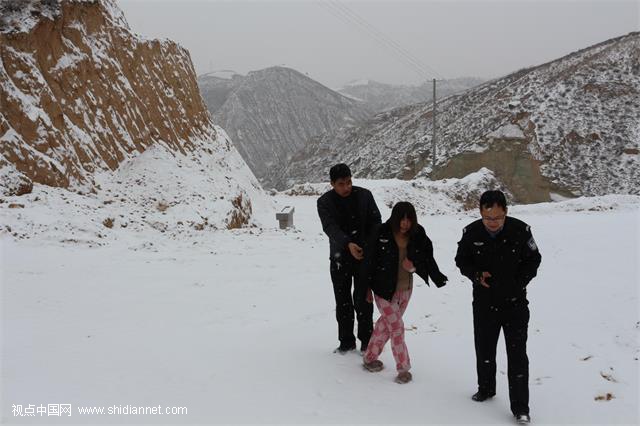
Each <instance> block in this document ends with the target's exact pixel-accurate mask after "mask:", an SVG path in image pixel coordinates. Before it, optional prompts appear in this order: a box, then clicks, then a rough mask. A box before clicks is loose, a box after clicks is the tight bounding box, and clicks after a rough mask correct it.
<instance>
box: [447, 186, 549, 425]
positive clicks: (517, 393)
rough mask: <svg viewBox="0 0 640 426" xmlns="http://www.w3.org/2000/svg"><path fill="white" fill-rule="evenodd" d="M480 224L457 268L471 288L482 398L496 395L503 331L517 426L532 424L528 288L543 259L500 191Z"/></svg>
mask: <svg viewBox="0 0 640 426" xmlns="http://www.w3.org/2000/svg"><path fill="white" fill-rule="evenodd" d="M480 215H481V216H482V218H481V219H479V220H476V221H475V222H473V223H471V224H470V225H468V226H467V227H466V228H464V230H463V233H462V239H461V240H460V241H459V242H458V252H457V254H456V265H457V266H458V268H460V272H461V273H462V274H463V275H465V276H466V277H467V278H469V279H470V280H471V282H472V283H473V333H474V340H475V349H476V370H477V374H478V392H477V393H475V394H474V395H473V397H472V398H473V400H475V401H484V400H486V399H488V398H491V397H493V396H494V395H495V393H496V346H497V343H498V336H499V334H500V329H501V328H502V330H503V333H504V338H505V345H506V348H507V362H508V379H509V400H510V402H511V411H512V412H513V415H514V416H515V417H516V419H517V421H518V423H529V421H530V417H529V359H528V358H527V328H528V325H529V308H528V305H529V301H528V300H527V289H526V287H527V284H529V282H530V281H531V279H532V278H533V277H535V276H536V274H537V270H538V266H539V265H540V261H541V259H542V258H541V256H540V252H539V251H538V247H537V245H536V242H535V240H534V239H533V236H532V234H531V228H530V227H529V226H528V225H527V224H526V223H524V222H522V221H520V220H518V219H515V218H512V217H508V216H507V202H506V198H505V196H504V194H503V193H502V192H501V191H487V192H485V193H484V194H482V197H481V198H480Z"/></svg>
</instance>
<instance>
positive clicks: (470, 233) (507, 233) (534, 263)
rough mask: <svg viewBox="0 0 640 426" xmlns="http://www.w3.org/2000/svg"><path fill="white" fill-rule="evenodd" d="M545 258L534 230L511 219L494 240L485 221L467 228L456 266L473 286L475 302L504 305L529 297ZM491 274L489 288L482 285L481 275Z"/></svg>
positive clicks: (461, 241)
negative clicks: (541, 253) (534, 235)
mask: <svg viewBox="0 0 640 426" xmlns="http://www.w3.org/2000/svg"><path fill="white" fill-rule="evenodd" d="M541 260H542V256H540V252H539V251H538V247H537V245H536V242H535V240H534V239H533V236H532V235H531V228H530V227H529V225H527V224H526V223H524V222H522V221H521V220H518V219H515V218H513V217H510V216H507V217H506V219H505V223H504V227H503V228H502V230H501V231H500V232H499V233H498V234H497V235H496V237H495V238H492V237H491V235H490V234H489V232H488V231H487V230H486V228H485V227H484V224H483V223H482V219H478V220H476V221H475V222H473V223H471V224H470V225H468V226H467V227H466V228H464V230H463V233H462V239H461V240H460V241H459V242H458V252H457V254H456V265H457V266H458V268H460V272H461V273H462V275H464V276H466V277H467V278H469V279H470V280H471V282H472V283H473V299H474V301H477V302H481V303H482V302H486V303H490V304H495V303H497V304H500V303H504V302H509V301H516V300H518V299H525V298H526V296H527V290H526V287H527V284H529V281H531V279H532V278H533V277H535V276H536V274H537V271H538V266H540V262H541ZM484 271H487V272H489V273H491V277H490V278H489V279H488V280H486V282H487V284H489V286H490V287H489V288H486V287H484V286H482V285H481V284H480V281H479V274H480V273H482V272H484Z"/></svg>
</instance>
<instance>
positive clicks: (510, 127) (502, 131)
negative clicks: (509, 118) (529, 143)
mask: <svg viewBox="0 0 640 426" xmlns="http://www.w3.org/2000/svg"><path fill="white" fill-rule="evenodd" d="M487 138H496V139H502V138H507V139H525V135H524V133H523V132H522V129H521V128H520V127H518V126H517V125H515V124H506V125H504V126H502V127H500V128H498V129H496V130H494V131H493V132H491V133H489V134H488V135H487Z"/></svg>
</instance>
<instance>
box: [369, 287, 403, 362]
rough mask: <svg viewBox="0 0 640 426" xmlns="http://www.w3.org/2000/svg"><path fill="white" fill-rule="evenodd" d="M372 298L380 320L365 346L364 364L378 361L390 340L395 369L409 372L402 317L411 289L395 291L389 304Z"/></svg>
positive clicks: (386, 301)
mask: <svg viewBox="0 0 640 426" xmlns="http://www.w3.org/2000/svg"><path fill="white" fill-rule="evenodd" d="M374 297H375V301H376V305H377V306H378V310H379V311H380V318H378V321H376V325H375V327H374V328H373V334H372V335H371V340H369V346H367V351H366V352H365V354H364V362H372V361H375V360H376V359H378V357H379V356H380V353H381V352H382V348H383V347H384V345H385V344H386V343H387V340H389V339H391V352H393V358H394V359H395V360H396V369H397V370H398V371H399V372H401V371H409V369H410V368H411V362H410V360H409V352H408V351H407V345H406V344H405V342H404V322H403V321H402V315H403V314H404V311H405V310H406V309H407V305H408V304H409V299H410V298H411V289H409V290H404V291H396V292H395V293H394V295H393V298H392V299H391V302H389V301H388V300H385V299H383V298H382V297H378V296H374Z"/></svg>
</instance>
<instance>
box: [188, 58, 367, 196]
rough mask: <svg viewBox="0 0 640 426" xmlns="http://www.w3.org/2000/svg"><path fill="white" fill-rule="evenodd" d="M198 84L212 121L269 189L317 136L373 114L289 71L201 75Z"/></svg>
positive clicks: (312, 81)
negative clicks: (278, 173)
mask: <svg viewBox="0 0 640 426" xmlns="http://www.w3.org/2000/svg"><path fill="white" fill-rule="evenodd" d="M198 82H199V85H200V91H201V92H202V96H203V98H204V100H205V102H206V103H207V106H208V108H209V110H210V111H211V114H212V115H213V117H214V119H215V120H216V122H218V123H220V125H221V126H222V127H223V128H224V129H225V130H226V131H227V132H228V133H229V135H230V136H231V138H232V140H233V142H234V144H235V145H236V147H237V148H238V150H239V151H240V153H241V154H242V156H243V158H244V159H245V161H246V162H247V164H248V165H249V167H251V170H253V172H254V173H255V175H256V176H257V177H258V178H259V179H261V181H262V182H263V184H264V185H266V186H269V185H271V184H272V181H271V175H272V174H273V173H274V172H275V171H277V170H278V169H282V168H283V167H285V166H286V165H287V163H288V161H289V158H290V157H291V154H292V153H293V152H295V151H298V150H299V149H301V148H303V147H304V146H305V144H306V143H307V141H308V140H310V139H311V138H312V137H313V136H317V135H321V134H324V133H326V132H328V131H332V130H335V129H338V128H341V127H350V126H354V125H356V124H359V123H361V122H363V121H364V120H365V119H366V118H367V117H369V116H370V115H371V112H370V111H368V110H367V109H366V108H365V107H363V105H362V103H361V102H358V101H355V100H353V99H349V98H347V97H345V96H343V95H341V94H339V93H337V92H334V91H333V90H331V89H329V88H327V87H325V86H323V85H322V84H320V83H318V82H317V81H315V80H312V79H310V78H309V77H307V76H305V75H304V74H302V73H300V72H298V71H295V70H293V69H290V68H285V67H271V68H266V69H263V70H260V71H253V72H250V73H249V74H248V75H247V76H233V77H232V78H231V79H221V78H219V77H216V76H207V75H203V76H200V77H199V78H198Z"/></svg>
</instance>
